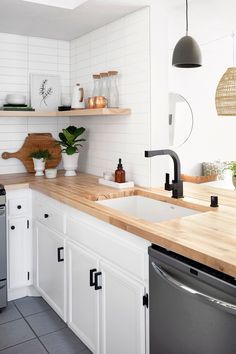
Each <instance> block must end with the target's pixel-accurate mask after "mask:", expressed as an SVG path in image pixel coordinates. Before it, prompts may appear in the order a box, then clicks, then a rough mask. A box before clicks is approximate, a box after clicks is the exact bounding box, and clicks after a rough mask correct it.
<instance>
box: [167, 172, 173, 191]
mask: <svg viewBox="0 0 236 354" xmlns="http://www.w3.org/2000/svg"><path fill="white" fill-rule="evenodd" d="M165 190H166V191H171V190H172V185H171V184H170V174H169V173H166V183H165Z"/></svg>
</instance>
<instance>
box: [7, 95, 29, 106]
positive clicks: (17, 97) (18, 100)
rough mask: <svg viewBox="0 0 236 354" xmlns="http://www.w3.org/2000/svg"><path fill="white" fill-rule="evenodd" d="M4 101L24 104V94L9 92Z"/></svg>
mask: <svg viewBox="0 0 236 354" xmlns="http://www.w3.org/2000/svg"><path fill="white" fill-rule="evenodd" d="M6 102H7V103H8V104H25V102H26V96H24V95H17V94H9V95H7V96H6Z"/></svg>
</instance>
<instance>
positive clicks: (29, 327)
mask: <svg viewBox="0 0 236 354" xmlns="http://www.w3.org/2000/svg"><path fill="white" fill-rule="evenodd" d="M43 312H46V311H43ZM24 320H25V322H26V323H27V325H28V326H29V328H30V329H31V331H32V332H33V333H34V335H35V337H36V339H37V340H38V341H39V342H40V343H41V344H42V346H43V347H44V349H45V350H46V352H47V353H49V354H50V352H49V351H48V350H47V348H46V347H45V345H44V343H43V342H42V341H41V340H40V338H39V337H38V335H37V333H36V332H35V331H34V329H33V328H32V327H31V325H30V324H29V322H28V321H27V319H26V318H25V317H24Z"/></svg>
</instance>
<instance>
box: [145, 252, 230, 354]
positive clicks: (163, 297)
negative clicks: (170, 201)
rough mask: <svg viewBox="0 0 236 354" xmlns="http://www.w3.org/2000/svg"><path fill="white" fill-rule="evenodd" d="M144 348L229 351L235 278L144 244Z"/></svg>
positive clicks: (168, 353)
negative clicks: (147, 334)
mask: <svg viewBox="0 0 236 354" xmlns="http://www.w3.org/2000/svg"><path fill="white" fill-rule="evenodd" d="M149 277H150V354H235V353H236V280H235V278H233V277H231V276H228V275H225V274H223V273H221V272H218V271H216V270H214V269H212V268H209V267H206V266H203V265H201V264H200V263H197V262H194V261H192V260H189V259H188V258H185V257H182V256H180V255H178V254H176V253H174V252H170V251H168V250H166V249H164V248H161V247H158V246H155V245H152V246H151V247H149Z"/></svg>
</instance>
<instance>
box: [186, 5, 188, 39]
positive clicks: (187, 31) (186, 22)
mask: <svg viewBox="0 0 236 354" xmlns="http://www.w3.org/2000/svg"><path fill="white" fill-rule="evenodd" d="M187 35H188V0H186V36H187Z"/></svg>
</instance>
